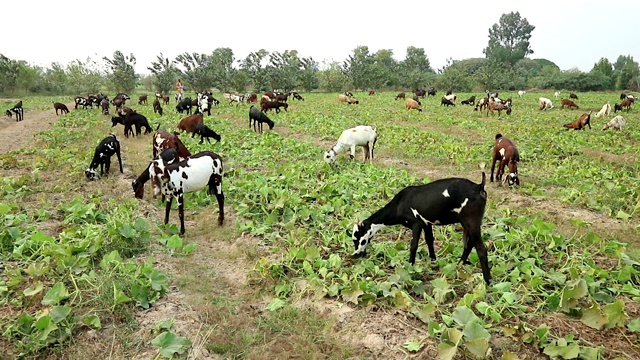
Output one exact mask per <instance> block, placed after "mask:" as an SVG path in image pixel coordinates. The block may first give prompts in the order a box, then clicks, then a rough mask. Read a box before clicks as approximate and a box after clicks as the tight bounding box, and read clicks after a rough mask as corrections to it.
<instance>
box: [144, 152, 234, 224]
mask: <svg viewBox="0 0 640 360" xmlns="http://www.w3.org/2000/svg"><path fill="white" fill-rule="evenodd" d="M222 176H223V167H222V159H221V158H220V156H219V155H218V154H215V153H213V152H210V151H203V152H200V153H197V154H195V155H193V156H191V157H189V158H188V159H185V160H183V161H180V162H174V163H173V164H167V163H165V162H164V160H163V159H162V158H160V159H154V160H153V161H152V162H151V164H150V165H149V177H150V178H151V179H154V180H155V184H158V186H157V187H155V186H154V189H153V190H154V196H157V195H159V194H160V192H162V194H163V195H165V196H166V197H168V201H167V203H166V207H165V217H164V223H165V225H166V224H167V223H169V213H170V212H171V204H172V202H173V198H177V199H178V216H179V218H180V235H184V232H185V230H184V194H186V193H190V192H195V191H198V190H201V189H203V188H205V187H208V188H209V191H208V192H209V194H215V195H216V199H217V200H218V209H219V210H218V211H219V212H218V225H222V224H223V223H224V193H223V192H222Z"/></svg>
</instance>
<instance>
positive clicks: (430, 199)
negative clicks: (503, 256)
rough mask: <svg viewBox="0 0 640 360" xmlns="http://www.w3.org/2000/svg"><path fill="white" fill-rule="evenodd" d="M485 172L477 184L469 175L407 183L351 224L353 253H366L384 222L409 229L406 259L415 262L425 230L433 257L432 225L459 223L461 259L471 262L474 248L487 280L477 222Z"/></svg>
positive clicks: (484, 197)
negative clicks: (407, 184)
mask: <svg viewBox="0 0 640 360" xmlns="http://www.w3.org/2000/svg"><path fill="white" fill-rule="evenodd" d="M485 180H486V175H485V173H484V171H483V172H482V182H481V183H480V184H476V183H474V182H472V181H470V180H468V179H463V178H447V179H440V180H436V181H433V182H431V183H429V184H425V185H417V186H409V187H407V188H405V189H403V190H401V191H400V192H399V193H398V194H396V196H394V198H393V199H392V200H391V201H390V202H389V203H388V204H387V205H385V206H384V207H383V208H382V209H380V210H378V211H376V212H375V213H374V214H373V215H371V216H370V217H369V218H367V219H366V220H364V221H362V222H360V223H359V224H356V225H354V226H353V232H352V233H349V231H347V234H349V235H350V236H351V238H352V239H353V245H354V246H355V252H354V253H353V256H362V255H365V254H366V250H367V246H368V245H369V243H370V242H371V240H372V239H373V236H374V235H375V234H376V232H378V230H380V229H382V228H383V227H385V226H391V225H402V226H404V227H406V228H409V229H411V231H412V234H413V238H412V240H411V247H410V255H409V261H410V262H411V264H414V263H415V260H416V253H417V251H418V243H419V241H420V235H421V234H422V232H423V231H424V235H425V236H424V237H425V241H426V243H427V247H428V248H429V257H430V258H431V260H435V259H436V253H435V250H434V248H433V240H434V238H433V229H432V228H433V226H434V225H451V224H458V223H460V224H462V228H463V238H462V241H463V244H464V250H463V252H462V257H461V258H460V261H461V262H462V263H464V264H470V262H469V260H468V257H469V254H470V253H471V249H473V248H475V249H476V252H477V253H478V257H479V258H480V266H481V267H482V275H483V277H484V280H485V282H486V283H487V284H489V283H490V282H491V273H490V270H489V261H488V258H487V249H486V247H485V246H484V243H483V242H482V234H481V231H480V226H481V225H482V217H483V216H484V211H485V207H486V204H487V192H486V191H485V189H484V186H485Z"/></svg>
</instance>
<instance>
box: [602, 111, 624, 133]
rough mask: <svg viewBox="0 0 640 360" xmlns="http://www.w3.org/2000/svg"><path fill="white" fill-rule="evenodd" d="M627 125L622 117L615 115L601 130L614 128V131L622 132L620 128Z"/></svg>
mask: <svg viewBox="0 0 640 360" xmlns="http://www.w3.org/2000/svg"><path fill="white" fill-rule="evenodd" d="M625 125H627V120H625V118H623V117H622V115H617V116H616V117H614V118H613V119H611V120H610V121H609V122H608V123H606V124H604V126H603V127H602V130H607V129H608V128H614V129H616V130H618V131H619V130H622V128H623V127H624V126H625Z"/></svg>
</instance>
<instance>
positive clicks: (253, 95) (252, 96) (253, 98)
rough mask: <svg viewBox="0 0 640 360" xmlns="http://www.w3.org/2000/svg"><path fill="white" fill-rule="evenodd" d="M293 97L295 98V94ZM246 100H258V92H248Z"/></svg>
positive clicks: (254, 101)
mask: <svg viewBox="0 0 640 360" xmlns="http://www.w3.org/2000/svg"><path fill="white" fill-rule="evenodd" d="M296 94H297V93H296ZM298 96H299V95H298ZM294 98H295V96H294ZM247 102H252V103H257V102H258V94H250V95H249V96H247Z"/></svg>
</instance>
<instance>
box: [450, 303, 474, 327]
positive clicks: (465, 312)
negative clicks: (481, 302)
mask: <svg viewBox="0 0 640 360" xmlns="http://www.w3.org/2000/svg"><path fill="white" fill-rule="evenodd" d="M452 316H453V320H454V321H455V322H456V323H458V325H460V326H465V325H466V324H467V323H469V322H472V321H476V320H478V321H479V319H478V317H477V316H476V314H474V313H473V311H472V310H471V309H469V308H468V307H466V306H461V307H459V308H457V309H456V310H455V311H454V312H453V314H452Z"/></svg>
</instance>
